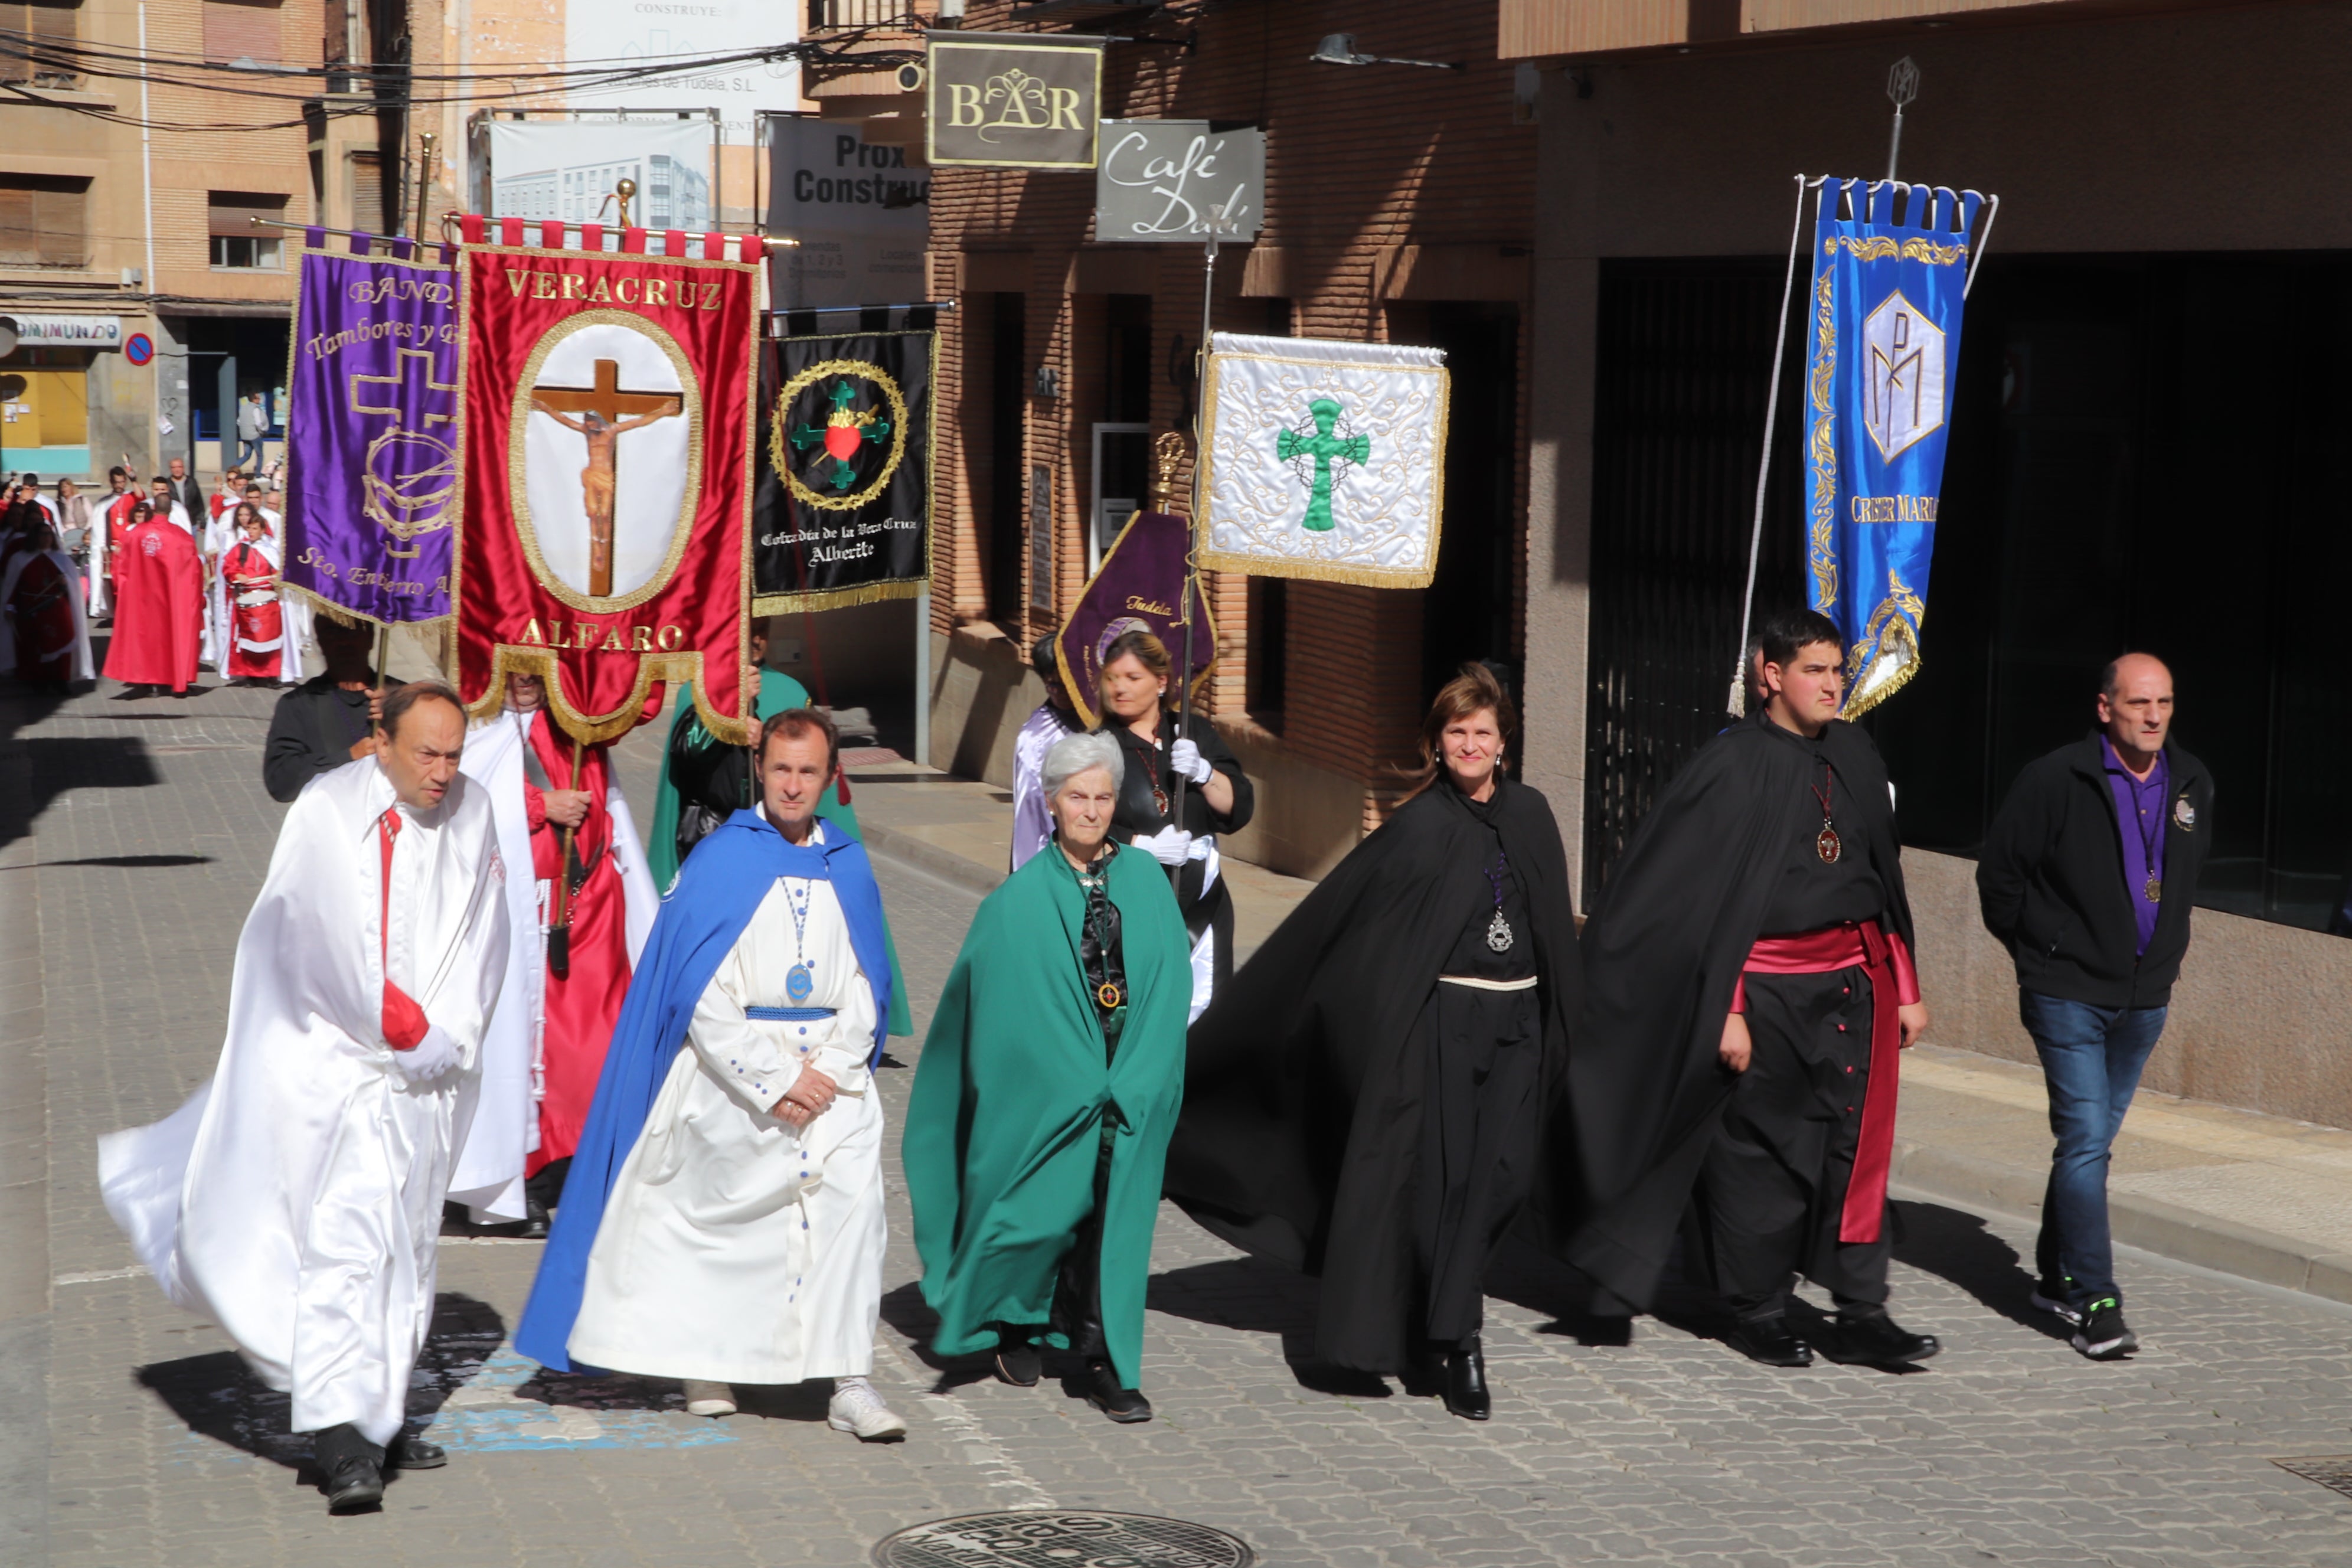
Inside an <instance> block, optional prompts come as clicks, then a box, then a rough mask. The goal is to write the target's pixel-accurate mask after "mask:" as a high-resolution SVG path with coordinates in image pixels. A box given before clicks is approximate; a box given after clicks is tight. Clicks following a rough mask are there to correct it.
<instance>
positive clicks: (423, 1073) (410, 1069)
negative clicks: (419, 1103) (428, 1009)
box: [392, 1024, 465, 1084]
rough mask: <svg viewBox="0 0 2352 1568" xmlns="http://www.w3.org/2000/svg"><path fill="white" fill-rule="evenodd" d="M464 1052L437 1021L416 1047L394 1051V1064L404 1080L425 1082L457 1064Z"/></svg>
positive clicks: (395, 1069)
mask: <svg viewBox="0 0 2352 1568" xmlns="http://www.w3.org/2000/svg"><path fill="white" fill-rule="evenodd" d="M464 1055H465V1052H464V1051H463V1050H462V1049H461V1048H460V1047H458V1044H457V1041H456V1040H454V1039H452V1038H450V1037H449V1036H448V1034H447V1032H446V1031H445V1030H444V1029H443V1028H442V1027H441V1026H439V1025H438V1024H436V1025H435V1026H433V1027H431V1028H429V1029H427V1030H425V1037H424V1038H423V1039H421V1040H419V1041H417V1042H416V1044H415V1047H414V1048H412V1049H409V1050H405V1051H394V1052H393V1053H392V1066H393V1070H394V1072H397V1073H398V1074H400V1079H401V1081H402V1082H403V1083H410V1084H417V1083H425V1082H429V1081H430V1080H432V1079H436V1078H439V1077H440V1076H441V1075H442V1074H443V1073H445V1072H447V1071H448V1070H449V1069H450V1068H454V1067H456V1066H457V1063H458V1060H459V1058H462V1057H463V1056H464Z"/></svg>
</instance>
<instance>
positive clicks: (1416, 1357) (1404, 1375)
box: [1397, 1343, 1445, 1399]
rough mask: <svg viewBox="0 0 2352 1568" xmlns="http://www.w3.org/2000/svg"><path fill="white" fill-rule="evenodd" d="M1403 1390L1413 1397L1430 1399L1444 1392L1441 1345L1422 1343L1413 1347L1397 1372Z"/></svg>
mask: <svg viewBox="0 0 2352 1568" xmlns="http://www.w3.org/2000/svg"><path fill="white" fill-rule="evenodd" d="M1397 1381H1398V1382H1399V1383H1402V1384H1404V1391H1405V1392H1406V1393H1407V1394H1411V1395H1412V1396H1413V1397H1414V1398H1415V1399H1430V1398H1434V1397H1437V1396H1439V1395H1442V1394H1444V1392H1445V1351H1444V1347H1443V1346H1440V1345H1434V1344H1428V1343H1423V1344H1420V1345H1417V1346H1415V1347H1414V1348H1413V1351H1412V1353H1411V1354H1410V1355H1409V1356H1408V1357H1407V1358H1406V1360H1405V1363H1404V1370H1403V1371H1402V1372H1401V1373H1398V1374H1397Z"/></svg>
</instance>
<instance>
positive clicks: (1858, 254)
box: [1822, 234, 1969, 267]
mask: <svg viewBox="0 0 2352 1568" xmlns="http://www.w3.org/2000/svg"><path fill="white" fill-rule="evenodd" d="M1841 249H1843V250H1845V251H1847V252H1848V253H1850V254H1851V255H1852V256H1853V258H1854V259H1855V260H1856V261H1892V260H1894V259H1895V258H1898V257H1899V258H1901V259H1903V260H1905V261H1924V262H1926V263H1927V265H1928V266H1930V267H1957V266H1958V265H1959V264H1960V263H1961V262H1963V261H1966V260H1967V259H1968V258H1969V247H1968V246H1967V245H1966V244H1965V243H1963V244H1960V245H1937V243H1936V242H1935V241H1934V240H1932V239H1916V238H1915V239H1906V240H1904V241H1903V242H1902V243H1901V244H1899V245H1898V244H1896V243H1895V241H1894V240H1893V239H1891V238H1889V237H1886V236H1885V235H1883V234H1874V235H1869V236H1866V237H1856V236H1853V235H1850V234H1835V235H1832V236H1831V237H1829V238H1827V239H1825V240H1823V241H1822V256H1824V257H1831V256H1835V255H1836V254H1837V253H1838V252H1839V251H1840V250H1841Z"/></svg>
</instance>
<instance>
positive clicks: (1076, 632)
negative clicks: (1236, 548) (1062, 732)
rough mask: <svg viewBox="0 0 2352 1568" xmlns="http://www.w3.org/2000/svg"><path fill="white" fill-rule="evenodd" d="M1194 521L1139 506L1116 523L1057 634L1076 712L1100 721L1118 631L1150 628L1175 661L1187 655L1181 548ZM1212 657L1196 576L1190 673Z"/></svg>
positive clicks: (1197, 674) (1212, 633)
mask: <svg viewBox="0 0 2352 1568" xmlns="http://www.w3.org/2000/svg"><path fill="white" fill-rule="evenodd" d="M1191 545H1192V524H1190V523H1188V522H1186V521H1184V520H1183V519H1182V518H1181V517H1171V516H1170V515H1169V514H1168V513H1166V512H1164V511H1139V512H1137V513H1136V514H1135V516H1134V517H1133V518H1132V519H1131V520H1130V521H1129V522H1128V525H1127V526H1126V527H1125V528H1124V529H1122V530H1120V531H1119V536H1118V540H1117V541H1116V542H1113V543H1112V545H1111V547H1110V553H1109V554H1108V555H1106V556H1104V557H1103V560H1102V564H1101V565H1100V566H1098V567H1097V568H1096V569H1095V574H1094V580H1093V581H1092V582H1090V583H1088V584H1087V586H1086V592H1084V593H1082V594H1080V595H1078V602H1077V605H1076V607H1075V608H1073V609H1072V610H1071V611H1070V618H1069V619H1068V620H1066V621H1064V622H1063V623H1062V633H1061V636H1060V637H1057V638H1056V639H1055V644H1054V651H1055V663H1056V664H1057V665H1059V666H1060V668H1061V672H1062V683H1063V685H1064V686H1065V687H1066V688H1067V689H1068V691H1069V694H1070V700H1071V702H1072V704H1073V705H1074V706H1076V709H1077V710H1078V714H1079V717H1081V718H1083V719H1084V720H1086V721H1087V728H1088V729H1090V730H1091V729H1093V728H1094V727H1095V726H1096V725H1097V724H1099V723H1101V722H1102V712H1101V709H1102V661H1103V653H1104V651H1105V650H1106V649H1108V647H1110V645H1111V644H1112V643H1114V642H1116V641H1117V640H1118V637H1119V635H1120V634H1121V633H1122V632H1130V631H1135V630H1138V629H1140V630H1143V631H1147V632H1150V634H1151V635H1152V636H1154V637H1158V638H1159V639H1160V641H1161V642H1162V643H1164V644H1166V645H1167V647H1168V658H1169V662H1170V663H1171V664H1174V663H1176V662H1177V661H1179V660H1181V658H1183V657H1184V623H1183V621H1182V619H1181V612H1180V611H1179V609H1178V608H1177V605H1178V601H1179V598H1180V596H1181V595H1182V593H1183V582H1184V555H1185V552H1186V551H1187V550H1188V549H1189V548H1190V547H1191ZM1216 662H1217V626H1216V623H1215V622H1214V621H1213V620H1212V619H1210V617H1209V604H1208V601H1207V600H1206V599H1205V598H1203V597H1202V595H1201V588H1200V584H1198V583H1195V584H1193V585H1192V674H1193V679H1195V680H1198V679H1200V678H1201V677H1202V676H1204V675H1206V674H1207V673H1208V671H1209V667H1210V666H1211V665H1213V664H1214V663H1216Z"/></svg>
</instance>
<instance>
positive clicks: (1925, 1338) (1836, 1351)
mask: <svg viewBox="0 0 2352 1568" xmlns="http://www.w3.org/2000/svg"><path fill="white" fill-rule="evenodd" d="M1943 1348H1944V1346H1943V1343H1942V1342H1940V1341H1939V1340H1937V1338H1936V1336H1935V1335H1933V1334H1915V1333H1913V1332H1912V1331H1910V1330H1908V1329H1906V1328H1905V1327H1904V1326H1903V1325H1902V1324H1900V1323H1898V1322H1896V1321H1895V1320H1894V1319H1892V1318H1890V1317H1888V1316H1887V1315H1886V1309H1885V1308H1884V1307H1840V1308H1839V1309H1838V1315H1837V1321H1836V1322H1835V1324H1833V1325H1832V1328H1831V1330H1830V1331H1829V1333H1828V1334H1826V1335H1825V1336H1823V1338H1822V1354H1823V1355H1825V1356H1827V1357H1829V1358H1830V1360H1832V1361H1833V1362H1837V1363H1840V1364H1841V1365H1855V1366H1908V1365H1910V1364H1911V1363H1914V1362H1922V1361H1926V1360H1927V1358H1928V1357H1929V1356H1931V1355H1934V1354H1935V1353H1936V1352H1937V1351H1940V1350H1942V1349H1943Z"/></svg>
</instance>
